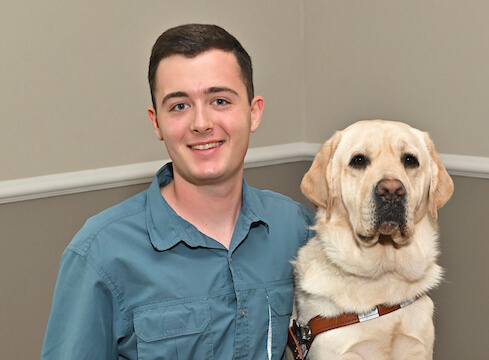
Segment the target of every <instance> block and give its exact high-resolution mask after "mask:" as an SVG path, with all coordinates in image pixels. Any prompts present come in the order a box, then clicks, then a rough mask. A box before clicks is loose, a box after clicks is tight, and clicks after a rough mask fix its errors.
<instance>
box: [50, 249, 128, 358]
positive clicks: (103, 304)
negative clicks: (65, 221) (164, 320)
mask: <svg viewBox="0 0 489 360" xmlns="http://www.w3.org/2000/svg"><path fill="white" fill-rule="evenodd" d="M114 300H115V296H114V293H113V289H111V286H110V282H109V281H108V279H107V278H104V276H103V274H102V273H101V272H100V271H98V270H97V269H96V268H95V267H94V266H92V265H91V264H89V263H88V262H87V260H86V259H85V258H84V257H82V256H80V255H79V254H77V253H75V252H72V251H70V250H66V251H65V252H64V254H63V256H62V259H61V263H60V267H59V274H58V280H57V282H56V288H55V291H54V297H53V304H52V308H51V314H50V317H49V321H48V325H47V329H46V334H45V338H44V343H43V347H42V353H41V360H48V359H53V360H54V359H77V360H81V359H87V360H88V359H117V358H118V355H117V339H116V335H114V334H115V331H114V327H115V326H116V324H117V322H118V321H120V311H119V307H118V306H117V302H116V301H114Z"/></svg>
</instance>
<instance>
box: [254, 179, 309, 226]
mask: <svg viewBox="0 0 489 360" xmlns="http://www.w3.org/2000/svg"><path fill="white" fill-rule="evenodd" d="M251 189H252V191H253V192H254V193H255V194H256V196H257V197H258V198H259V199H260V202H261V204H262V206H263V208H264V209H265V211H267V212H268V211H271V210H273V211H277V212H279V213H282V214H284V215H285V214H291V215H293V216H295V215H297V214H299V215H300V216H302V217H306V218H307V219H308V220H310V221H312V220H311V219H313V215H312V214H311V213H310V211H309V210H308V209H307V208H306V207H305V206H304V205H303V204H302V203H300V202H298V201H296V200H294V199H292V198H291V197H289V196H287V195H284V194H281V193H278V192H275V191H272V190H260V189H256V188H253V187H251Z"/></svg>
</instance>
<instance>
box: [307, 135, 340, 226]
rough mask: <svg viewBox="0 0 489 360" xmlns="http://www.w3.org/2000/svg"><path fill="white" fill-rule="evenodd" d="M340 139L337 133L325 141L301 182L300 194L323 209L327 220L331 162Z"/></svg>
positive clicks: (330, 196) (329, 201)
mask: <svg viewBox="0 0 489 360" xmlns="http://www.w3.org/2000/svg"><path fill="white" fill-rule="evenodd" d="M340 139H341V133H340V132H337V133H336V134H335V135H334V136H333V137H332V138H331V139H329V140H328V141H326V142H325V143H324V144H323V145H322V146H321V149H320V150H319V152H318V153H317V154H316V157H315V158H314V161H313V162H312V165H311V167H310V168H309V170H308V171H307V173H306V174H305V175H304V178H303V179H302V182H301V190H302V193H303V194H304V195H305V196H306V197H307V198H308V199H309V200H311V201H312V203H314V205H316V206H319V207H322V208H325V209H326V210H327V216H328V218H329V217H330V215H331V208H332V206H333V194H332V191H333V179H332V176H331V160H332V158H333V155H334V153H335V151H336V148H337V146H338V143H339V142H340Z"/></svg>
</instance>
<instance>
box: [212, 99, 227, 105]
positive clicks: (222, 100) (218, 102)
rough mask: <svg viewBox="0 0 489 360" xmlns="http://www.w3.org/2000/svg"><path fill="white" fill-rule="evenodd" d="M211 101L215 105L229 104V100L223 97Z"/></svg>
mask: <svg viewBox="0 0 489 360" xmlns="http://www.w3.org/2000/svg"><path fill="white" fill-rule="evenodd" d="M212 103H213V104H215V105H219V106H223V105H227V104H229V102H228V101H227V100H224V99H216V100H214V101H213V102H212Z"/></svg>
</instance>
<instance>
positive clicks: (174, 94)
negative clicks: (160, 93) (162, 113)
mask: <svg viewBox="0 0 489 360" xmlns="http://www.w3.org/2000/svg"><path fill="white" fill-rule="evenodd" d="M176 97H188V94H187V93H186V92H184V91H175V92H172V93H169V94H167V95H166V96H165V97H164V98H163V100H162V101H161V105H165V103H166V102H167V101H168V100H170V99H171V98H176Z"/></svg>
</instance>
